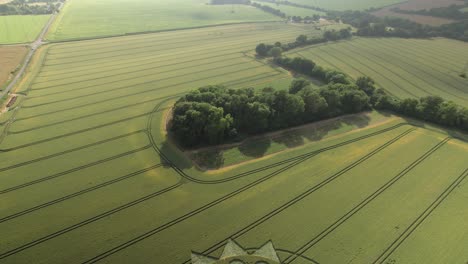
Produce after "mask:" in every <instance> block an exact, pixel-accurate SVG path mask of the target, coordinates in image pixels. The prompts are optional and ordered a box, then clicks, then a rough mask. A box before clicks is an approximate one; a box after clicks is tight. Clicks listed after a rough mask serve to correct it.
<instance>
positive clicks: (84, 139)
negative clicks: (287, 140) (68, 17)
mask: <svg viewBox="0 0 468 264" xmlns="http://www.w3.org/2000/svg"><path fill="white" fill-rule="evenodd" d="M321 33H322V32H321V31H318V30H314V29H313V27H309V26H305V25H294V26H293V25H287V24H283V23H269V24H266V23H259V24H242V25H231V26H222V27H210V28H203V29H194V30H183V31H176V32H164V33H158V34H144V35H138V36H126V37H118V38H107V39H101V40H89V41H77V42H70V43H60V44H50V45H47V46H45V47H43V48H41V50H40V52H39V53H38V54H37V57H36V58H35V60H34V61H33V64H32V66H33V67H32V68H31V69H30V72H29V73H28V75H27V79H26V80H25V81H24V83H23V86H21V87H20V89H19V91H20V92H23V93H26V94H27V96H25V97H21V98H20V99H19V101H18V103H17V104H16V106H21V107H20V108H16V110H14V112H9V116H7V117H8V119H0V121H1V122H2V129H3V130H2V134H1V136H0V233H1V234H2V239H1V240H0V262H1V263H2V264H3V263H28V262H34V263H48V264H50V263H66V262H70V260H72V261H71V262H77V263H97V262H101V263H149V262H155V263H156V262H157V263H158V264H174V263H190V261H189V258H190V252H191V251H192V250H194V251H197V252H203V253H207V254H212V255H213V256H219V255H220V254H221V250H222V247H223V245H224V244H225V243H226V241H227V239H228V238H233V239H235V240H236V241H238V242H239V243H240V244H241V245H242V246H244V247H245V248H250V249H255V248H258V247H260V246H261V245H263V244H264V243H265V242H266V241H268V240H270V239H271V240H272V241H273V243H274V244H275V246H276V248H277V251H278V254H279V256H280V257H281V259H282V260H283V262H284V263H353V261H354V263H371V262H373V261H376V262H377V263H385V262H386V261H392V260H394V259H398V260H399V261H401V263H408V262H409V261H411V260H413V259H416V258H418V254H426V255H425V256H424V257H425V258H426V259H427V261H426V262H425V263H431V260H432V259H437V260H438V261H437V262H433V263H463V261H466V259H468V252H466V250H464V248H463V247H461V246H460V245H463V243H465V242H466V237H467V236H468V234H467V229H466V223H465V222H464V219H466V217H468V212H467V211H466V210H464V211H463V210H462V209H463V208H465V207H463V206H464V205H465V204H466V195H464V191H465V189H466V186H467V180H468V179H466V178H467V177H468V171H467V169H468V168H467V164H468V156H467V155H466V154H467V152H468V144H467V143H466V142H465V141H462V140H460V139H456V138H454V137H452V136H449V134H448V133H447V132H444V131H442V130H439V129H436V128H432V127H427V128H423V127H416V126H413V125H410V124H409V123H408V121H407V120H404V119H402V118H388V120H386V122H377V123H373V125H371V126H365V125H363V126H361V127H359V129H354V128H352V129H348V128H346V129H345V130H344V131H341V132H342V133H339V134H336V135H334V137H329V138H327V139H326V140H320V141H313V140H311V142H308V144H307V147H302V148H291V149H289V150H288V151H284V152H278V153H277V154H276V155H272V156H270V157H268V158H263V159H258V160H255V161H251V162H248V163H241V164H237V165H236V166H235V167H230V168H224V169H221V170H218V171H208V172H203V171H199V170H197V169H196V168H195V167H194V166H193V165H192V164H191V163H190V161H189V160H187V159H186V156H185V155H183V154H182V153H180V151H179V150H178V149H176V148H175V147H174V145H172V144H171V143H170V142H169V141H168V139H167V135H166V132H165V125H166V121H167V120H166V118H167V114H168V110H169V109H170V106H171V104H172V103H173V102H174V100H175V99H176V98H177V97H178V96H180V95H181V94H183V93H186V92H187V91H189V90H191V89H193V88H197V87H199V86H203V85H208V84H217V83H222V84H225V85H227V86H229V87H233V88H239V87H249V86H254V87H262V86H265V85H269V84H272V85H273V86H277V85H278V84H279V83H283V82H284V80H289V79H290V78H291V77H290V76H289V75H288V74H287V73H286V72H285V71H282V70H279V69H277V68H272V67H270V66H269V65H268V64H266V63H265V61H260V60H256V59H255V58H254V57H253V56H252V55H253V51H252V50H253V47H255V45H256V44H257V43H259V42H271V41H272V40H274V41H281V42H284V43H287V42H290V41H292V40H294V39H295V38H296V37H297V36H298V35H299V34H307V35H308V36H318V35H320V34H321ZM356 41H363V42H364V40H356ZM378 41H379V42H383V43H385V41H381V40H378ZM388 41H392V40H388ZM405 41H410V40H405ZM411 41H414V40H411ZM414 42H415V43H419V42H418V41H414ZM346 43H348V42H344V43H340V44H334V45H344V44H346ZM349 43H351V44H346V45H352V44H354V42H349ZM362 44H365V43H362ZM387 45H388V44H387ZM392 45H393V44H392ZM435 45H449V46H450V47H451V48H450V49H449V50H450V52H447V53H448V54H445V53H446V52H445V51H444V55H449V54H452V53H454V50H455V47H457V46H458V45H460V44H459V43H458V42H450V41H436V42H435ZM332 46H333V45H327V46H323V47H325V48H328V47H332ZM315 49H316V48H312V49H305V50H303V51H301V52H306V51H307V50H312V51H311V52H312V53H313V52H314V50H315ZM320 49H322V47H320ZM343 50H344V49H343ZM418 50H424V49H420V48H418ZM410 52H411V51H408V53H410ZM421 52H422V51H421ZM427 52H429V51H427ZM323 53H324V54H325V52H323ZM462 53H463V52H462ZM460 57H461V56H458V57H456V58H457V59H459V60H460ZM312 58H313V59H314V60H317V61H319V60H318V59H316V58H315V56H313V57H312ZM363 61H365V60H363ZM388 61H391V60H390V59H389V60H388ZM323 62H326V60H323ZM330 65H331V64H330ZM373 67H375V66H373ZM427 67H429V66H427ZM432 67H436V66H432ZM437 67H439V66H437ZM437 72H438V71H436V70H434V73H433V75H434V78H436V77H435V76H439V75H437V74H436V73H437ZM350 73H353V72H350ZM450 76H451V75H450ZM437 78H439V77H437ZM449 79H450V78H449ZM380 80H381V79H380V78H379V79H378V81H380ZM434 81H435V80H434ZM452 82H453V83H454V84H455V83H458V82H454V81H452ZM382 85H384V84H382ZM465 88H466V87H465ZM389 89H390V88H389ZM447 89H448V88H447ZM395 91H396V90H395ZM438 91H439V90H438ZM449 91H451V92H454V91H455V89H453V90H449ZM457 91H459V90H457ZM459 92H460V91H459ZM460 96H461V95H460ZM457 98H458V97H457ZM463 102H465V101H463ZM383 115H386V114H385V113H383ZM2 118H3V117H2ZM349 126H351V125H349ZM312 129H313V128H312ZM450 134H451V133H450ZM441 164H443V165H441ZM458 186H460V187H458ZM457 187H458V188H457ZM439 205H440V206H439ZM457 208H458V209H460V210H459V212H460V215H457V217H453V218H452V217H447V214H450V213H451V212H452V211H453V210H456V209H457ZM423 220H424V221H423ZM440 222H443V223H444V224H443V225H440V224H439V225H437V223H440ZM434 223H435V225H436V227H435V228H434ZM362 226H367V227H369V228H367V229H366V230H365V232H363V231H362V228H361V227H362ZM298 227H303V228H298ZM433 232H438V233H439V237H440V238H441V239H443V240H442V241H437V244H436V249H434V248H432V247H430V246H432V245H431V244H424V243H423V244H417V242H418V239H419V240H420V239H422V238H424V237H425V236H428V235H430V234H432V233H433ZM411 234H414V236H410V235H411ZM445 247H450V248H451V250H452V254H450V255H445V254H443V250H444V248H445ZM361 248H366V250H361ZM414 248H417V251H416V250H412V249H414ZM439 260H440V261H439Z"/></svg>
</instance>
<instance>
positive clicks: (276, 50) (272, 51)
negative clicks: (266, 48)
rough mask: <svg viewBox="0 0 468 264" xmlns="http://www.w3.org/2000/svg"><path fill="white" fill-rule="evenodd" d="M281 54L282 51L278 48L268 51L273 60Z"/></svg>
mask: <svg viewBox="0 0 468 264" xmlns="http://www.w3.org/2000/svg"><path fill="white" fill-rule="evenodd" d="M282 54H283V49H281V48H280V47H274V48H272V49H271V50H270V55H271V56H272V57H274V58H278V57H281V55H282Z"/></svg>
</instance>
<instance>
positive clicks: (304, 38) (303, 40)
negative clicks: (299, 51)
mask: <svg viewBox="0 0 468 264" xmlns="http://www.w3.org/2000/svg"><path fill="white" fill-rule="evenodd" d="M296 42H297V43H300V44H305V43H306V42H307V36H306V35H299V36H298V37H297V38H296Z"/></svg>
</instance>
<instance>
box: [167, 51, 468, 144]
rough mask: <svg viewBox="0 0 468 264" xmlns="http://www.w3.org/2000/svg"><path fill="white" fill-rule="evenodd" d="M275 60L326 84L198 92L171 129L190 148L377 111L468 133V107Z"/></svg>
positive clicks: (180, 106)
mask: <svg viewBox="0 0 468 264" xmlns="http://www.w3.org/2000/svg"><path fill="white" fill-rule="evenodd" d="M274 61H275V63H277V64H279V65H280V66H283V67H285V68H288V69H290V70H294V71H297V72H300V73H302V74H304V75H306V76H310V77H313V78H317V79H320V80H322V81H323V82H324V83H326V85H324V86H321V87H315V86H312V85H311V84H310V82H309V81H307V80H305V79H296V80H294V81H293V82H292V83H291V84H290V86H289V89H288V90H286V89H283V90H275V89H273V88H271V87H265V88H263V89H261V90H254V89H253V88H245V89H237V90H236V89H228V88H226V87H224V86H221V85H216V86H206V87H201V88H199V89H196V90H193V91H191V92H189V93H188V94H187V95H185V96H183V97H182V98H180V99H179V100H178V101H177V102H176V103H175V105H174V108H173V118H172V122H171V127H170V130H171V132H172V133H173V135H174V137H175V138H176V140H177V141H178V143H179V144H181V145H182V146H184V147H195V146H200V145H212V144H221V143H225V142H232V141H236V140H239V139H242V138H244V137H245V136H248V135H255V134H259V133H264V132H268V131H274V130H277V129H283V128H288V127H292V126H297V125H301V124H305V123H308V122H314V121H319V120H324V119H328V118H332V117H337V116H340V115H344V114H352V113H359V112H362V111H364V110H368V109H372V108H374V109H377V110H387V111H393V112H396V113H398V114H402V115H405V116H408V117H413V118H416V119H420V120H423V121H428V122H433V123H435V124H440V125H444V126H448V127H453V128H458V129H461V130H464V131H468V108H465V107H461V106H458V105H456V104H455V103H453V102H451V101H445V100H444V99H442V98H441V97H439V96H427V97H423V98H420V99H413V98H408V99H399V98H396V97H394V96H391V95H389V94H387V93H386V92H385V91H384V90H382V89H377V88H376V86H375V83H374V81H373V80H372V79H371V78H369V77H359V78H358V79H357V80H356V81H353V80H352V79H351V78H349V77H348V76H347V75H346V74H344V73H342V72H339V71H335V70H329V69H324V68H322V67H320V66H319V65H316V64H315V63H314V62H313V61H311V60H308V59H304V58H299V57H296V58H281V57H280V58H276V59H275V60H274Z"/></svg>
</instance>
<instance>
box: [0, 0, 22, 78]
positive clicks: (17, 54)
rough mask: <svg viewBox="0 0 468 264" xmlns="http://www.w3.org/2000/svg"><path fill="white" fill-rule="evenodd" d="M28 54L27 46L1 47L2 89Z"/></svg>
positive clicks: (0, 73)
mask: <svg viewBox="0 0 468 264" xmlns="http://www.w3.org/2000/svg"><path fill="white" fill-rule="evenodd" d="M0 1H1V0H0ZM27 52H28V48H27V47H26V46H0V87H3V86H4V85H5V84H6V83H7V82H8V80H10V79H11V77H12V76H13V75H14V73H15V70H16V69H18V68H19V66H20V64H21V62H22V61H23V59H24V56H26V53H27Z"/></svg>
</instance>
